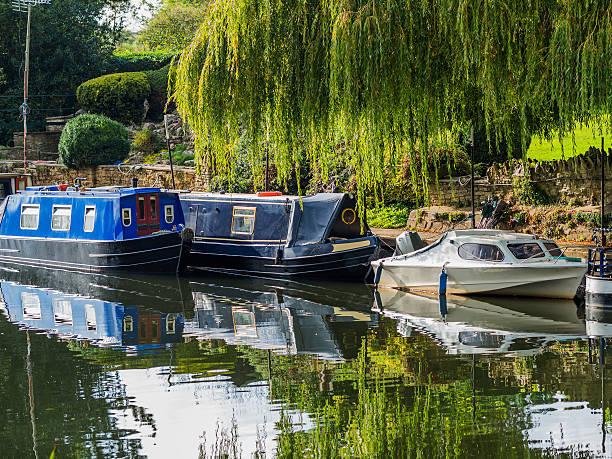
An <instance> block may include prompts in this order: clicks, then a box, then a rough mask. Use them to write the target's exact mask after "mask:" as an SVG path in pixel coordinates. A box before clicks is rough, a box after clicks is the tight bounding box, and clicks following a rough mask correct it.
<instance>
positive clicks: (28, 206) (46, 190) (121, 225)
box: [0, 186, 184, 241]
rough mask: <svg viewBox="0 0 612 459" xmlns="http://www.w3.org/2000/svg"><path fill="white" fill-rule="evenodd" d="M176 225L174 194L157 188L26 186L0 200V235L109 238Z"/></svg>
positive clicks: (179, 218)
mask: <svg viewBox="0 0 612 459" xmlns="http://www.w3.org/2000/svg"><path fill="white" fill-rule="evenodd" d="M62 188H63V187H62ZM179 225H184V218H183V212H182V209H181V205H180V202H179V199H178V195H177V194H176V193H174V192H168V191H164V190H160V189H159V188H120V187H119V188H118V187H108V188H91V189H85V190H79V189H77V188H73V187H67V188H65V189H63V190H61V189H60V187H58V186H50V187H28V188H27V189H26V190H25V191H20V192H18V193H17V194H14V195H10V196H8V198H7V199H5V200H4V201H3V203H2V205H1V206H0V237H2V236H20V237H26V238H27V237H37V238H40V237H44V238H51V239H53V238H56V239H90V240H109V241H113V240H126V239H134V238H138V237H140V236H146V235H150V234H153V233H159V232H170V231H177V228H179Z"/></svg>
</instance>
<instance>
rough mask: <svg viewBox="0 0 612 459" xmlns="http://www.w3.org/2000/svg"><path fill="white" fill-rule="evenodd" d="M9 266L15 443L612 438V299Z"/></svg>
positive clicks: (224, 452)
mask: <svg viewBox="0 0 612 459" xmlns="http://www.w3.org/2000/svg"><path fill="white" fill-rule="evenodd" d="M0 268H1V269H0V279H2V281H1V282H0V288H1V294H2V298H1V301H0V309H1V310H2V312H3V314H2V315H1V317H0V350H1V352H0V380H1V389H0V414H1V416H0V451H1V454H0V456H1V457H20V458H21V457H37V458H48V457H49V456H50V454H51V453H52V451H54V450H55V452H56V457H159V458H168V457H171V458H197V457H277V456H278V457H339V456H344V457H457V456H462V457H481V456H483V457H484V456H492V457H526V456H533V457H540V456H544V457H550V456H555V457H558V456H564V457H607V456H610V455H612V454H611V452H612V435H611V434H612V414H611V411H610V408H611V407H612V402H611V401H610V400H611V399H612V374H611V375H610V376H607V372H608V369H609V364H606V357H608V360H609V361H610V362H612V347H610V348H607V347H606V338H607V337H608V336H612V325H610V324H609V323H608V322H612V316H610V315H609V314H606V313H605V311H603V310H601V309H595V308H592V307H590V306H588V307H586V308H585V307H577V306H576V305H575V304H574V303H572V302H563V301H552V300H551V301H546V300H544V301H542V300H540V301H538V300H528V299H527V300H526V299H521V300H517V299H514V298H461V297H448V298H447V299H446V301H445V302H440V301H439V300H438V298H436V297H428V296H418V295H413V294H408V293H401V292H398V291H395V290H381V291H380V292H377V293H375V292H374V291H373V290H371V289H370V288H368V287H367V286H363V285H357V284H334V283H317V284H314V283H313V284H295V283H294V284H292V283H283V282H281V281H273V280H266V281H264V280H253V279H233V278H228V277H214V276H200V277H195V276H191V277H185V278H181V279H177V278H174V277H147V276H140V277H130V276H124V277H113V276H99V275H82V274H74V273H69V272H63V271H54V270H44V269H36V270H34V269H28V268H22V267H15V266H11V267H9V266H2V267H0ZM611 343H612V341H611ZM608 394H610V395H609V396H608Z"/></svg>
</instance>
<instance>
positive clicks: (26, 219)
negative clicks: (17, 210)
mask: <svg viewBox="0 0 612 459" xmlns="http://www.w3.org/2000/svg"><path fill="white" fill-rule="evenodd" d="M39 211H40V207H39V206H38V204H36V205H34V204H32V205H25V204H24V205H23V206H21V218H20V220H19V225H20V226H21V229H32V230H35V229H38V213H39Z"/></svg>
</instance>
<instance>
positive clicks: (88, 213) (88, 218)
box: [83, 206, 96, 233]
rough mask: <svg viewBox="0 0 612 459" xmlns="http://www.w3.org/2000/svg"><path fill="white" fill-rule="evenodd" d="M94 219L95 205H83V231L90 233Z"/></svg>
mask: <svg viewBox="0 0 612 459" xmlns="http://www.w3.org/2000/svg"><path fill="white" fill-rule="evenodd" d="M95 221H96V206H85V219H84V222H83V231H85V232H86V233H91V232H92V231H93V229H94V222H95Z"/></svg>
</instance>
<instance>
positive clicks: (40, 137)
mask: <svg viewBox="0 0 612 459" xmlns="http://www.w3.org/2000/svg"><path fill="white" fill-rule="evenodd" d="M61 135H62V133H61V132H60V131H55V132H53V131H43V132H28V157H30V158H32V159H34V158H37V155H38V153H40V154H41V155H44V156H45V158H42V159H47V158H48V156H49V155H53V156H54V158H53V159H57V158H58V154H57V146H58V145H59V140H60V136H61ZM13 144H14V146H15V148H16V149H18V150H20V151H21V156H22V157H23V132H14V133H13Z"/></svg>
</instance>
